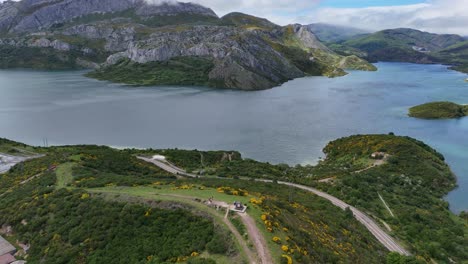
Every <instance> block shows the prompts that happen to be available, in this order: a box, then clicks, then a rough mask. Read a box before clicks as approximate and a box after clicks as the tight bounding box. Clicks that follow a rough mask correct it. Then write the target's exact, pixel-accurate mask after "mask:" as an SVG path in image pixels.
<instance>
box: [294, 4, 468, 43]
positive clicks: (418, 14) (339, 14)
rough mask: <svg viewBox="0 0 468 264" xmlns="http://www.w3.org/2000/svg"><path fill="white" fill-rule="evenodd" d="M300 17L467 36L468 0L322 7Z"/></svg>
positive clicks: (380, 27)
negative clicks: (398, 4)
mask: <svg viewBox="0 0 468 264" xmlns="http://www.w3.org/2000/svg"><path fill="white" fill-rule="evenodd" d="M298 19H299V20H301V22H306V21H316V22H325V23H332V24H338V25H346V26H354V27H358V28H363V29H368V30H382V29H388V28H398V27H407V28H415V29H419V30H423V31H428V32H434V33H453V34H461V35H465V36H468V3H467V0H433V1H429V2H427V3H423V4H415V5H404V6H388V7H367V8H321V9H318V10H315V11H314V12H313V13H311V14H309V16H305V17H300V18H298Z"/></svg>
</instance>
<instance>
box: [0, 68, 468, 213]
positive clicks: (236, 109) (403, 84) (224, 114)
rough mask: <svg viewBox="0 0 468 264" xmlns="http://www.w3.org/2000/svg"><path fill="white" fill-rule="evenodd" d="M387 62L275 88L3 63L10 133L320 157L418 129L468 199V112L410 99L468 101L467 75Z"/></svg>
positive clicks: (2, 115)
mask: <svg viewBox="0 0 468 264" xmlns="http://www.w3.org/2000/svg"><path fill="white" fill-rule="evenodd" d="M377 66H378V67H379V71H378V72H353V73H351V74H350V75H348V76H346V77H342V78H335V79H328V78H324V77H311V78H303V79H297V80H294V81H291V82H288V83H286V84H284V85H283V86H281V87H277V88H274V89H271V90H266V91H258V92H240V91H229V90H214V89H208V88H192V87H145V88H132V87H126V86H120V85H116V84H110V83H107V82H99V81H95V80H92V79H87V78H85V77H82V74H83V72H40V71H27V70H7V71H0V136H1V137H6V138H10V139H14V140H18V141H22V142H25V143H29V144H35V145H41V144H42V142H43V138H47V139H48V141H49V144H60V145H62V144H82V143H90V144H91V143H92V144H105V145H113V146H134V147H157V148H172V147H179V148H198V149H234V150H239V151H241V152H242V153H243V154H244V156H246V157H250V158H254V159H258V160H262V161H270V162H274V163H281V162H286V163H290V164H296V163H313V162H315V161H316V160H317V158H318V157H320V156H323V154H322V152H321V149H322V148H323V147H324V146H325V144H326V143H327V142H328V141H330V140H333V139H336V138H338V137H342V136H348V135H352V134H358V133H360V134H364V133H388V132H395V133H396V134H398V135H408V136H412V137H415V138H418V139H420V140H423V141H425V142H426V143H428V144H429V145H431V146H433V147H435V148H436V149H438V150H439V151H440V152H442V153H443V154H444V155H445V156H446V158H447V161H448V163H449V164H450V165H451V167H452V169H453V171H454V172H455V173H456V174H457V176H458V181H459V185H460V187H459V188H458V189H457V190H455V191H453V192H451V193H450V194H449V195H448V197H447V199H448V200H449V201H450V203H451V206H452V209H453V210H454V211H460V210H466V209H468V118H464V119H458V120H442V121H426V120H417V119H413V118H409V117H407V116H406V112H407V108H408V107H410V106H413V105H417V104H421V103H425V102H429V101H434V100H449V101H454V102H457V103H466V104H468V83H466V82H464V79H465V78H466V75H464V74H461V73H458V72H455V71H450V70H447V69H446V67H444V66H441V65H414V64H403V63H378V64H377Z"/></svg>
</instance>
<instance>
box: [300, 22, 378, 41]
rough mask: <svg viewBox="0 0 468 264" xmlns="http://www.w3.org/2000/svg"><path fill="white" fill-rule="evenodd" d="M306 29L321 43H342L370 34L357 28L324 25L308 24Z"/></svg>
mask: <svg viewBox="0 0 468 264" xmlns="http://www.w3.org/2000/svg"><path fill="white" fill-rule="evenodd" d="M308 27H309V29H310V30H311V31H312V32H314V34H315V35H317V37H318V38H319V39H320V40H321V41H325V42H337V41H343V40H348V39H350V38H352V37H355V36H358V35H364V34H368V33H370V32H369V31H366V30H363V29H359V28H353V27H345V26H338V25H331V24H325V23H315V24H310V25H308Z"/></svg>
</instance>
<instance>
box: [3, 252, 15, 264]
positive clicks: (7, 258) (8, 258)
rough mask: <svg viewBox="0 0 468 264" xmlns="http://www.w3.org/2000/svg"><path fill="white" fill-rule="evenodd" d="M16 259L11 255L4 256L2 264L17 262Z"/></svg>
mask: <svg viewBox="0 0 468 264" xmlns="http://www.w3.org/2000/svg"><path fill="white" fill-rule="evenodd" d="M15 261H16V259H15V257H13V255H11V254H5V255H3V256H0V264H10V263H13V262H15Z"/></svg>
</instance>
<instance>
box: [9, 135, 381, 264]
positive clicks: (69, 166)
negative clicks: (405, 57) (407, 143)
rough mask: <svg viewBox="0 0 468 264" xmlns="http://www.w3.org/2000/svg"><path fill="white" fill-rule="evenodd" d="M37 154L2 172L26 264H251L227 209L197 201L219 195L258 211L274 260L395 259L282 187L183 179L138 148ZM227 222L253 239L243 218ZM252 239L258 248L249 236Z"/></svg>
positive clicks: (216, 156) (350, 222)
mask: <svg viewBox="0 0 468 264" xmlns="http://www.w3.org/2000/svg"><path fill="white" fill-rule="evenodd" d="M1 143H2V144H1V145H2V146H3V145H5V148H6V149H8V148H11V147H12V146H14V147H16V146H17V147H19V148H25V147H27V146H24V145H21V144H16V143H14V142H10V141H6V140H5V141H2V142H1ZM28 148H29V147H28ZM34 151H36V152H41V153H44V154H46V156H44V157H42V158H38V159H35V160H31V161H28V162H25V163H23V164H19V165H16V166H15V167H13V168H12V170H11V171H10V172H8V173H7V174H5V175H1V176H0V195H2V197H1V199H0V225H1V226H11V227H12V229H13V234H12V235H14V239H18V240H19V241H21V242H24V243H30V244H31V249H30V251H29V252H28V255H27V256H26V259H27V261H28V263H44V262H46V263H103V262H108V263H175V262H181V261H182V262H184V261H188V262H187V263H243V261H242V254H241V253H240V251H239V250H238V249H236V244H237V243H238V242H239V241H237V242H236V241H234V240H235V239H234V238H233V237H232V236H231V235H230V234H229V232H228V231H227V230H226V229H225V227H224V225H223V224H219V223H218V220H217V219H222V218H223V216H224V212H220V213H216V211H214V215H211V213H210V214H208V211H207V210H211V209H209V208H208V207H205V205H203V204H202V203H201V202H199V201H201V200H206V199H208V198H209V197H212V196H214V197H215V199H217V200H220V201H225V202H227V203H232V202H233V201H234V200H238V201H239V200H240V201H243V202H244V203H246V204H247V205H248V206H249V207H250V209H249V210H248V214H249V215H251V216H252V217H253V218H254V220H255V224H256V226H257V227H258V228H259V229H260V231H261V233H262V235H263V236H264V237H265V239H266V240H267V244H268V248H269V250H270V251H271V252H272V255H273V257H274V263H283V262H284V261H286V262H287V261H288V259H290V260H292V261H293V263H312V262H313V263H341V262H345V263H357V262H362V261H363V262H365V263H382V262H383V261H384V260H385V257H386V254H387V253H388V252H387V251H386V250H385V249H384V248H383V247H382V246H381V245H380V243H378V242H377V241H376V239H375V238H374V237H373V236H372V235H371V234H370V233H369V232H368V231H367V230H366V229H365V228H364V227H363V226H362V225H361V224H360V223H359V222H357V221H356V220H355V219H354V218H353V217H352V216H350V215H349V213H347V212H344V211H342V210H340V209H339V208H336V207H335V206H333V205H331V204H330V203H329V202H326V201H325V200H323V199H321V198H319V197H316V196H311V195H310V194H308V193H306V192H302V191H294V195H293V196H291V191H290V190H288V189H285V188H279V187H278V186H277V185H276V184H267V183H255V184H251V182H250V181H226V180H220V179H193V180H176V179H174V177H173V176H171V175H168V174H167V173H166V172H164V171H161V170H160V169H159V168H157V167H155V166H153V165H150V164H149V163H145V162H143V161H140V160H138V159H136V158H135V156H134V154H135V153H137V152H140V151H137V150H115V149H111V148H107V147H97V146H65V147H52V148H36V149H34ZM143 152H144V153H147V154H148V153H154V152H158V153H163V154H165V155H167V156H168V157H171V160H175V161H177V160H179V162H181V164H186V165H187V166H192V167H196V164H197V163H199V162H201V160H203V164H204V165H207V166H214V165H216V164H223V163H224V162H229V160H231V161H230V162H234V161H236V160H237V161H238V160H240V154H238V153H236V152H198V151H180V153H179V151H178V150H158V151H154V150H148V151H143ZM200 153H202V155H201V156H202V157H203V158H202V159H201V158H200V157H201V156H200ZM229 155H230V157H231V158H229ZM186 160H190V161H189V162H187V161H186ZM51 166H54V167H51ZM49 168H51V169H49ZM54 168H56V169H54ZM27 179H30V180H29V181H26V182H25V180H27ZM18 208H21V210H18ZM217 214H219V215H218V216H217ZM210 215H211V216H210ZM229 221H230V222H231V223H232V224H233V225H234V226H236V228H237V229H238V230H239V231H241V232H242V234H244V233H245V230H246V227H245V226H244V224H243V223H242V222H241V221H240V220H239V219H238V217H236V216H231V217H230V218H229ZM244 239H245V243H250V244H251V243H252V242H251V240H250V238H249V234H247V235H245V236H244ZM202 258H209V259H212V260H211V261H207V260H203V259H202ZM228 260H231V262H229V261H228ZM213 261H214V262H213Z"/></svg>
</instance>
